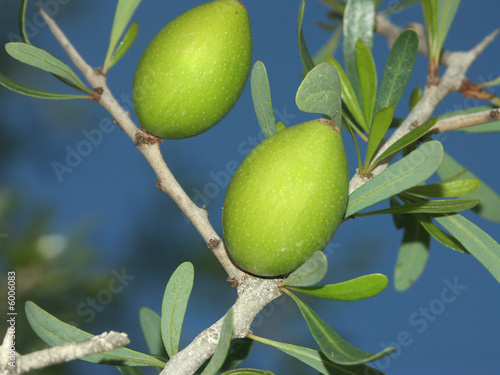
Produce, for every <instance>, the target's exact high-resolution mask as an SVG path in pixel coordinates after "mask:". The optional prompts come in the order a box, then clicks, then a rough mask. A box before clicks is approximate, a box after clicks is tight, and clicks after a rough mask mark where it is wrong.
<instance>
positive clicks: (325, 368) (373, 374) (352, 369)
mask: <svg viewBox="0 0 500 375" xmlns="http://www.w3.org/2000/svg"><path fill="white" fill-rule="evenodd" d="M249 337H250V338H252V339H253V340H255V341H257V342H260V343H262V344H265V345H269V346H272V347H273V348H276V349H278V350H281V351H282V352H283V353H285V354H288V355H289V356H292V357H294V358H297V359H298V360H299V361H301V362H303V363H305V364H306V365H308V366H310V367H312V368H314V369H315V370H317V371H320V372H321V373H322V374H328V375H365V374H370V375H384V374H383V373H381V372H380V371H378V370H376V369H374V368H371V367H368V366H366V365H355V366H342V365H339V364H337V363H334V362H332V361H330V360H329V359H328V358H327V357H326V356H325V355H324V354H323V353H321V352H319V351H317V350H313V349H309V348H304V347H302V346H297V345H292V344H285V343H282V342H278V341H273V340H269V339H265V338H263V337H258V336H255V335H249Z"/></svg>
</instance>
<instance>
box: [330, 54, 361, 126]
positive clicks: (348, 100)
mask: <svg viewBox="0 0 500 375" xmlns="http://www.w3.org/2000/svg"><path fill="white" fill-rule="evenodd" d="M326 62H328V63H330V64H332V65H333V66H334V67H335V69H336V70H337V73H338V74H339V78H340V88H341V94H342V100H343V101H344V103H345V105H346V106H347V108H348V109H349V111H350V112H351V114H352V117H353V119H354V120H355V121H356V122H357V124H359V126H360V127H361V128H362V129H363V130H364V131H365V132H368V124H367V123H366V121H365V116H364V115H363V111H362V110H361V107H360V105H359V101H358V99H357V97H356V93H355V92H354V89H353V87H352V86H351V83H350V82H349V80H348V79H347V76H346V74H345V73H344V70H343V69H342V67H341V66H340V64H339V62H338V61H337V60H335V59H334V58H333V57H331V56H328V57H327V58H326Z"/></svg>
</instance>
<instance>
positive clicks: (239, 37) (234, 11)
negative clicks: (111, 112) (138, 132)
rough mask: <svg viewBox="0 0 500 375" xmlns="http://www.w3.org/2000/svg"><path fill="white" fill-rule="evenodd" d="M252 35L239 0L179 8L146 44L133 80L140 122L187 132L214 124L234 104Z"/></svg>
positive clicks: (167, 131) (159, 131)
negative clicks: (178, 13)
mask: <svg viewBox="0 0 500 375" xmlns="http://www.w3.org/2000/svg"><path fill="white" fill-rule="evenodd" d="M251 60H252V38H251V32H250V22H249V19H248V13H247V10H246V8H245V6H244V5H243V3H242V2H241V1H240V0H215V1H211V2H208V3H205V4H202V5H199V6H197V7H194V8H192V9H190V10H188V11H187V12H185V13H183V14H181V15H180V16H178V17H177V18H175V19H174V20H172V21H171V22H170V23H169V24H168V25H166V26H165V27H164V28H163V29H162V30H161V31H160V32H159V33H158V34H157V35H156V36H155V38H154V39H153V40H152V41H151V43H150V44H149V45H148V46H147V48H146V50H145V51H144V54H143V55H142V57H141V59H140V61H139V64H138V66H137V70H136V72H135V77H134V83H133V103H134V108H135V111H136V114H137V118H138V120H139V124H140V125H141V127H142V128H143V129H144V130H146V131H148V132H149V133H151V134H154V135H156V136H158V137H160V138H166V139H178V138H187V137H192V136H195V135H198V134H200V133H203V132H204V131H206V130H208V129H210V128H211V127H212V126H214V125H215V124H217V123H218V122H219V121H220V120H222V118H223V117H224V116H226V115H227V114H228V113H229V111H230V110H231V109H232V108H233V106H234V105H235V104H236V101H237V100H238V98H239V97H240V95H241V93H242V91H243V89H244V87H245V84H246V82H247V79H248V75H249V72H250V65H251Z"/></svg>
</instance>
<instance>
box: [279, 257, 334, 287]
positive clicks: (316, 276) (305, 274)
mask: <svg viewBox="0 0 500 375" xmlns="http://www.w3.org/2000/svg"><path fill="white" fill-rule="evenodd" d="M327 271H328V261H327V260H326V255H325V254H324V253H323V252H322V251H316V252H315V253H314V254H313V256H312V257H311V258H309V260H308V261H307V262H306V263H304V264H303V265H302V266H300V267H299V268H298V269H297V270H295V271H294V272H292V273H291V274H290V276H288V277H287V278H286V280H285V281H283V282H282V283H281V284H280V286H287V287H288V286H311V285H314V284H317V283H319V282H320V281H321V280H323V279H324V277H325V276H326V272H327Z"/></svg>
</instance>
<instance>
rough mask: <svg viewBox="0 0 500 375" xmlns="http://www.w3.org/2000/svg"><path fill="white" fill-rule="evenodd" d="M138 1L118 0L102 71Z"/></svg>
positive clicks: (139, 1)
mask: <svg viewBox="0 0 500 375" xmlns="http://www.w3.org/2000/svg"><path fill="white" fill-rule="evenodd" d="M140 3H141V0H118V4H117V5H116V11H115V18H114V20H113V27H112V28H111V35H110V38H109V46H108V51H107V52H106V59H105V62H104V71H107V69H108V65H109V62H110V60H111V56H113V53H114V52H115V49H116V46H117V45H118V42H119V41H120V39H121V37H122V35H123V33H124V32H125V29H126V28H127V25H128V24H129V22H130V19H131V18H132V16H133V15H134V13H135V11H136V9H137V7H138V6H139V4H140Z"/></svg>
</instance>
